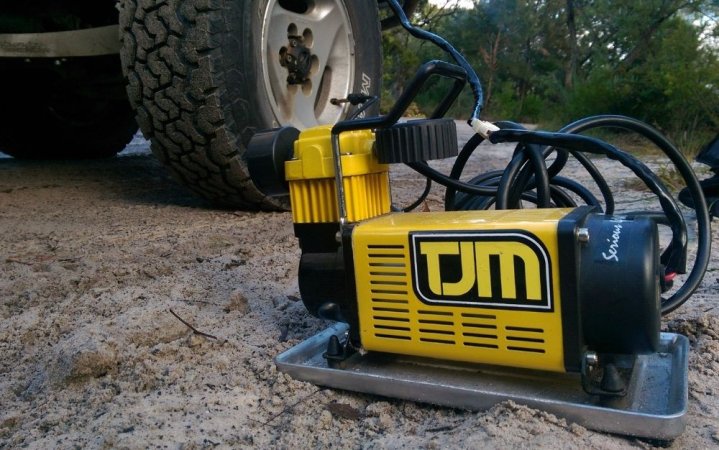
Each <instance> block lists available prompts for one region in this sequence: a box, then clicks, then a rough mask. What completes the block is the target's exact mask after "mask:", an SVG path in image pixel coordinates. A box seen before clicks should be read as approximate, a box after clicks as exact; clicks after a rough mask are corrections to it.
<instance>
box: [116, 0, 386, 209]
mask: <svg viewBox="0 0 719 450" xmlns="http://www.w3.org/2000/svg"><path fill="white" fill-rule="evenodd" d="M267 2H268V0H247V1H237V0H159V1H158V0H125V1H123V2H122V7H121V12H120V29H121V39H122V48H123V49H122V53H121V59H122V62H123V71H124V73H125V75H126V77H127V81H128V94H129V98H130V102H131V104H132V105H133V107H134V108H135V109H136V111H137V121H138V123H139V125H140V128H141V129H142V131H143V133H144V135H145V136H146V137H147V138H149V139H150V140H151V143H152V146H151V147H152V151H153V152H154V153H155V155H157V157H158V158H159V159H160V160H161V161H162V162H163V163H164V164H165V165H167V166H168V167H169V168H170V169H171V171H172V172H173V173H174V175H175V176H176V178H178V179H179V180H180V181H181V182H182V183H184V184H185V185H186V186H188V187H189V188H190V189H192V190H193V191H195V192H197V193H199V194H201V195H202V196H204V197H206V198H208V199H210V200H211V201H213V202H214V203H215V204H218V205H222V206H228V207H240V208H250V209H277V208H282V207H285V206H286V201H282V200H277V199H271V198H268V197H266V196H264V195H263V194H261V193H260V192H259V191H258V190H257V189H256V188H255V186H254V185H253V184H252V181H251V180H250V177H249V176H248V173H247V169H246V164H245V162H244V161H243V158H242V155H243V153H244V151H245V145H246V144H247V142H248V141H249V139H250V138H251V137H252V135H253V134H254V133H255V131H256V130H261V129H266V128H272V127H275V126H278V125H281V124H284V123H285V122H286V121H283V120H282V119H277V118H276V117H275V115H274V114H273V111H272V108H271V107H270V105H269V101H268V95H267V94H266V92H265V83H264V81H263V77H262V74H261V70H260V61H261V51H262V50H261V48H260V47H261V45H260V39H261V34H262V33H261V28H262V20H263V18H262V17H260V16H262V11H264V10H265V9H266V8H265V6H266V5H267V4H268V3H267ZM310 3H311V2H310ZM345 8H346V11H347V16H348V17H349V19H350V21H351V24H352V30H353V35H354V43H355V46H354V52H355V59H354V61H355V62H354V64H355V66H354V67H355V76H354V86H353V88H352V89H350V92H360V91H361V90H362V88H363V87H364V90H365V91H366V90H367V87H368V84H369V83H367V81H366V79H367V78H369V79H370V80H372V83H371V86H370V89H371V92H370V93H371V94H373V95H378V92H379V84H380V73H381V71H380V68H381V59H382V57H381V50H380V31H379V20H378V16H377V14H378V13H377V4H376V0H347V1H346V2H345ZM316 38H317V39H320V38H321V36H317V37H316ZM362 73H364V74H365V82H364V86H363V84H362V83H363V79H362V78H363V77H362V75H357V74H362ZM345 112H346V113H348V114H349V113H351V112H352V109H351V108H350V110H347V111H345Z"/></svg>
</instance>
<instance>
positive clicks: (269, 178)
mask: <svg viewBox="0 0 719 450" xmlns="http://www.w3.org/2000/svg"><path fill="white" fill-rule="evenodd" d="M389 3H390V5H391V6H392V5H393V4H395V6H396V2H394V1H390V2H389ZM395 12H397V13H398V14H401V12H398V11H395ZM400 19H401V22H402V24H403V25H404V26H405V27H406V28H408V29H409V30H410V32H411V33H413V34H414V33H420V32H418V31H416V29H414V28H412V27H411V26H410V25H408V23H407V20H406V17H405V18H402V17H400ZM413 30H414V31H413ZM420 34H421V33H420ZM440 44H441V45H440V46H442V45H444V44H446V42H445V43H441V42H440ZM448 45H449V44H446V46H448ZM446 46H445V47H446ZM445 47H443V48H445ZM448 48H449V50H453V49H452V48H451V46H449V47H448ZM450 53H451V54H452V55H453V56H455V60H457V61H458V62H459V63H460V64H459V65H453V64H449V63H446V62H443V61H430V62H428V63H425V64H424V65H423V66H422V67H421V68H420V69H419V71H418V72H417V75H416V76H415V77H414V78H413V79H412V80H411V81H410V82H409V83H408V86H407V88H406V90H405V92H404V93H403V94H402V95H401V96H400V98H399V99H398V100H397V102H396V103H395V105H394V106H393V108H392V109H391V110H390V111H389V113H388V114H386V115H384V116H376V117H363V118H359V116H360V114H358V113H356V114H355V115H354V116H355V117H352V118H351V119H349V120H346V121H343V122H339V123H337V124H335V125H326V126H318V127H315V128H310V129H307V130H304V131H301V132H300V131H299V130H296V129H294V128H291V127H283V128H278V129H273V130H267V131H262V132H259V133H257V134H255V135H254V137H253V138H252V140H251V142H250V144H249V146H248V149H247V152H246V154H245V158H246V162H247V166H248V169H249V171H250V175H251V177H252V179H253V181H254V183H255V184H256V185H257V187H258V188H259V189H261V190H262V191H264V192H265V193H266V194H268V195H287V194H289V198H290V203H291V210H292V220H293V223H294V230H295V235H296V236H297V238H298V242H299V246H300V248H301V250H302V253H301V258H300V263H299V271H298V284H299V289H300V293H301V298H302V301H303V302H304V305H305V306H306V308H307V310H308V311H309V312H310V313H311V314H313V315H315V316H317V317H320V318H323V319H328V320H331V321H335V322H339V323H343V324H346V325H345V326H344V327H343V328H340V329H335V330H334V331H333V332H329V333H324V334H321V335H318V336H316V337H314V338H311V339H309V340H308V341H306V342H305V343H303V344H301V345H300V346H298V348H296V349H293V350H291V351H289V352H288V353H286V354H283V355H281V356H280V357H278V365H279V366H280V367H281V368H282V369H283V370H287V371H288V372H290V373H292V374H293V375H294V376H297V377H299V378H301V379H306V380H308V381H313V382H316V383H319V384H325V385H329V386H336V387H340V388H345V389H357V390H362V391H364V392H371V393H378V394H382V395H395V396H400V397H403V398H409V399H413V400H425V401H432V402H434V403H440V404H448V405H450V406H455V407H464V406H469V407H473V406H487V405H489V404H491V403H487V402H492V401H500V400H501V399H507V398H509V399H516V400H518V401H521V402H524V403H527V404H530V405H533V406H538V407H543V408H545V409H548V410H551V411H553V412H556V413H558V414H560V415H564V416H565V417H568V418H570V419H571V420H574V421H577V422H580V423H582V424H584V425H587V426H589V427H591V428H595V429H601V430H607V431H612V432H620V433H626V434H634V435H639V436H647V437H654V438H673V437H675V436H676V435H678V434H679V433H680V432H681V430H682V429H683V417H684V413H685V412H686V370H687V369H686V364H687V361H686V351H687V347H688V344H687V341H686V338H683V337H682V336H678V335H671V336H670V335H668V334H666V333H661V332H660V316H661V314H662V313H666V312H669V311H671V310H673V309H675V308H677V307H678V306H680V305H681V304H682V303H683V302H684V301H686V300H687V299H688V298H689V296H690V295H691V294H692V292H693V291H694V290H695V289H696V288H697V286H698V285H699V283H700V282H701V279H702V276H703V274H704V272H705V271H706V267H707V264H708V258H709V251H710V244H709V242H710V229H709V220H710V219H709V216H708V212H707V211H706V207H705V204H704V199H703V196H702V192H701V188H700V186H699V183H698V181H697V180H696V177H695V176H694V174H693V172H692V170H691V167H690V166H689V165H688V163H687V162H686V160H685V159H684V158H683V157H682V156H681V154H680V153H679V152H678V151H677V150H676V149H675V148H674V147H673V146H672V145H671V144H670V143H669V142H668V141H667V140H666V138H664V137H663V136H661V135H660V134H659V133H658V132H656V130H654V129H652V128H651V127H649V126H648V125H646V124H643V123H641V122H639V121H636V120H634V119H630V118H625V117H620V116H600V117H593V118H588V119H583V120H580V121H577V122H575V123H572V124H570V125H568V126H566V127H564V128H563V129H562V130H560V131H559V132H555V133H550V132H542V131H529V130H525V129H523V127H521V126H519V125H517V124H514V123H511V122H497V123H489V122H486V121H483V120H480V119H479V118H478V107H477V108H475V110H474V111H473V114H472V116H471V118H470V120H469V125H470V126H471V127H472V128H473V129H474V130H475V132H476V134H475V136H474V137H473V138H472V139H470V141H469V142H468V143H467V144H466V145H465V146H464V148H463V149H462V151H461V152H460V151H459V148H458V144H457V131H456V122H455V121H454V120H452V119H448V118H444V117H443V116H444V115H445V114H446V112H447V110H448V109H449V107H450V106H451V104H452V103H453V102H454V100H455V99H456V98H457V96H458V95H459V94H460V93H461V91H462V89H463V88H464V86H465V83H467V82H468V81H469V82H470V85H471V87H472V88H473V91H474V93H475V99H476V104H477V105H480V104H481V95H480V94H479V93H481V90H480V88H479V87H478V83H476V82H474V83H473V82H472V80H473V79H474V80H475V81H476V74H474V73H473V71H472V70H471V68H470V67H468V66H467V65H466V64H463V63H462V58H461V57H459V56H457V55H456V53H452V52H451V51H450ZM465 62H466V61H465ZM433 76H439V77H445V78H449V79H450V80H451V81H453V83H452V84H451V87H450V88H449V90H448V93H447V95H446V96H445V98H444V99H443V100H442V101H441V102H440V104H439V105H438V106H437V108H436V109H435V111H434V112H433V113H432V114H431V116H430V118H429V119H422V120H410V121H406V122H400V120H399V119H400V117H401V116H402V113H403V112H404V111H405V110H406V109H407V107H408V106H409V105H410V103H411V101H412V100H413V99H414V97H415V96H416V95H417V93H418V92H419V91H420V90H421V89H422V87H423V85H424V83H425V82H426V81H427V80H428V79H429V78H430V77H433ZM355 100H356V101H357V103H361V102H366V101H369V103H371V102H372V101H373V100H375V99H368V98H364V99H363V98H361V96H355V98H354V99H344V100H343V102H355ZM343 102H338V103H343ZM362 109H363V108H360V109H359V111H358V112H360V111H362ZM607 126H609V127H621V128H624V129H627V130H630V131H634V132H637V133H639V134H641V135H642V136H644V137H647V138H648V139H649V140H650V141H651V142H653V143H654V144H655V145H657V146H658V147H659V148H660V149H662V150H663V151H664V152H665V153H666V154H667V156H668V157H669V159H670V160H671V161H672V162H673V163H674V164H675V166H676V167H677V170H678V172H679V173H680V175H681V176H682V177H683V178H684V180H685V181H686V183H687V189H688V191H689V192H690V194H691V196H692V197H693V198H694V200H695V201H694V203H695V204H696V205H699V207H698V208H697V225H698V230H697V238H698V250H697V253H696V256H695V258H694V262H693V266H692V268H691V271H687V268H686V265H687V224H686V221H685V219H684V216H683V214H682V213H681V210H680V209H679V206H678V204H677V202H676V200H675V199H674V198H673V196H672V195H671V193H670V192H669V191H668V189H667V188H666V187H665V186H664V185H663V183H662V182H661V180H660V179H659V178H658V177H657V176H656V175H655V174H654V173H653V172H652V171H651V170H649V169H648V168H647V167H646V166H645V165H644V164H643V163H642V162H641V161H639V160H638V159H636V158H634V157H633V156H632V155H630V154H628V153H626V152H623V151H621V150H620V149H618V148H616V147H614V146H612V145H609V144H607V143H605V142H602V141H600V140H598V139H596V138H592V137H588V136H584V135H581V134H580V133H581V132H582V131H586V130H589V129H593V128H601V127H607ZM485 139H486V140H489V141H490V142H492V143H500V142H511V143H516V144H517V147H516V149H515V153H514V155H513V157H512V160H511V161H510V163H509V164H508V166H507V168H506V169H505V170H503V171H495V172H490V173H487V174H480V175H478V176H476V177H474V178H472V179H471V180H469V181H462V179H461V174H462V169H463V167H464V164H465V163H466V162H467V159H468V158H469V156H470V155H471V153H472V152H473V151H474V150H475V149H476V148H477V146H478V145H479V143H480V142H481V141H482V140H485ZM586 153H589V154H599V155H604V156H607V157H609V158H610V159H613V160H616V161H618V162H620V163H622V164H623V165H624V166H625V167H627V168H629V169H630V170H631V171H632V172H633V173H634V174H635V175H636V176H637V177H638V178H639V179H640V180H641V181H643V182H644V183H645V185H646V186H647V188H648V189H649V190H650V191H651V192H652V193H653V194H655V195H656V196H657V198H658V200H659V204H660V206H661V209H662V211H661V212H659V213H652V212H646V211H637V212H627V213H621V214H620V213H616V212H615V211H614V199H613V195H612V193H611V191H610V189H609V188H608V185H607V183H606V181H605V180H603V178H602V177H601V175H600V174H599V173H598V171H597V170H596V168H595V167H594V166H593V165H592V163H591V161H589V160H588V159H587V158H586V157H585V156H583V155H584V154H586ZM552 155H554V159H553V160H551V161H549V162H547V161H548V158H549V157H550V156H552ZM569 156H574V157H575V158H577V159H578V160H579V161H580V162H581V164H582V165H583V166H584V167H585V168H586V169H587V170H588V171H589V172H590V174H591V175H592V178H593V179H594V181H595V182H596V183H597V185H598V187H599V190H600V192H601V195H602V196H603V200H604V202H603V205H601V204H600V201H599V200H598V199H597V198H596V196H595V195H594V194H593V193H592V192H590V191H589V190H588V189H586V188H584V187H583V186H581V185H579V184H578V183H576V182H575V181H573V180H571V179H568V178H565V177H562V176H561V175H560V172H561V170H562V168H563V167H564V164H565V163H566V161H567V159H568V157H569ZM445 158H455V164H454V166H453V169H452V173H451V174H450V175H449V176H447V175H443V174H441V173H439V172H438V171H437V170H436V169H434V168H432V167H431V166H430V165H429V164H428V163H427V162H428V161H431V160H438V159H445ZM391 164H406V165H408V166H409V167H411V168H412V169H415V170H416V171H417V172H419V173H420V174H422V175H423V176H425V177H427V179H428V183H427V186H428V187H429V186H430V181H433V182H436V183H440V184H442V185H444V186H445V187H446V196H445V202H446V205H445V209H446V210H445V211H435V212H410V211H409V209H412V208H398V207H396V206H395V205H393V202H392V196H391V189H390V170H389V169H390V165H391ZM427 192H428V189H425V192H424V193H423V194H422V195H421V196H420V200H422V199H423V198H424V197H426V195H427ZM577 197H578V198H580V199H581V200H584V202H585V205H583V206H580V205H579V204H578V203H577V202H576V201H575V198H577ZM419 203H420V202H415V204H414V205H413V206H416V205H417V204H419ZM525 203H531V204H534V205H536V206H537V207H536V208H526V207H523V205H524V204H525ZM702 205H704V208H702ZM491 207H493V209H491ZM658 224H660V225H663V226H667V227H668V228H669V229H670V234H671V239H670V242H669V244H668V245H666V246H664V248H663V249H660V247H661V245H660V238H659V234H658ZM686 273H688V276H687V277H686V279H685V280H684V282H683V284H682V285H681V286H680V287H679V288H673V280H674V279H675V277H676V276H677V275H680V274H686ZM672 289H674V291H673V293H672V294H671V296H669V297H668V298H663V297H662V295H663V294H665V293H668V292H670V291H672ZM337 330H340V331H337ZM320 341H321V342H320ZM318 349H321V351H320V353H317V350H318ZM373 355H374V356H377V355H380V356H379V359H373ZM406 358H410V359H406ZM412 358H418V359H412ZM407 361H409V362H407ZM390 366H391V367H392V369H386V368H383V367H390ZM450 366H451V367H454V368H458V371H455V372H451V373H450V372H447V371H448V370H449V369H448V367H450ZM418 367H420V369H418ZM478 367H479V368H481V369H478ZM422 368H423V369H422ZM457 373H461V374H465V375H466V374H468V373H470V374H471V375H470V377H469V381H466V380H465V381H460V378H457V377H458V375H456V374H457ZM480 374H485V375H486V374H489V375H486V376H484V375H480ZM551 374H554V375H551ZM482 376H484V378H482ZM473 377H474V378H473ZM477 377H480V378H477ZM512 377H515V378H516V384H511V385H508V384H502V383H506V380H505V378H512ZM567 377H568V378H567ZM647 378H649V379H651V380H652V382H651V383H649V382H646V380H645V379H647ZM462 379H463V380H464V378H462ZM478 379H481V380H483V383H484V386H481V387H478V385H477V382H476V380H478ZM541 380H544V381H541ZM547 380H549V381H547ZM552 380H562V381H561V382H559V383H554V381H552ZM567 380H569V382H567ZM575 381H576V383H575ZM513 383H514V382H513ZM543 383H545V384H543ZM572 384H577V385H579V386H580V389H581V390H582V392H583V394H580V393H578V392H576V391H575V390H573V388H572V387H569V388H566V389H568V390H566V391H565V390H562V389H565V387H566V386H569V385H572ZM488 386H489V387H488ZM492 386H495V387H492ZM528 386H529V387H528ZM532 386H541V388H534V387H532ZM468 398H470V400H467V399H468ZM471 398H474V399H475V400H476V401H475V402H474V403H472V400H471ZM682 399H683V400H682Z"/></svg>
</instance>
